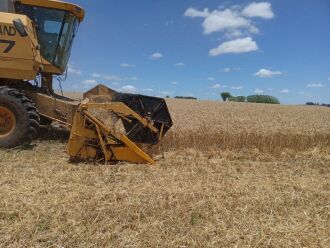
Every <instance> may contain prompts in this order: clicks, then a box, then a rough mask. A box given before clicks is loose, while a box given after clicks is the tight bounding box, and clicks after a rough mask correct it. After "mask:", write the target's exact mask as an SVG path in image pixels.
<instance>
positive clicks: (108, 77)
mask: <svg viewBox="0 0 330 248" xmlns="http://www.w3.org/2000/svg"><path fill="white" fill-rule="evenodd" d="M103 78H104V79H105V80H108V81H110V82H112V81H121V80H123V79H122V78H121V77H119V76H116V75H105V76H103Z"/></svg>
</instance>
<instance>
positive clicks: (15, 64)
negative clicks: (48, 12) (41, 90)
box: [0, 12, 41, 80]
mask: <svg viewBox="0 0 330 248" xmlns="http://www.w3.org/2000/svg"><path fill="white" fill-rule="evenodd" d="M15 19H20V20H21V21H22V22H23V24H24V25H25V26H26V29H27V31H28V32H29V33H30V34H32V35H30V37H21V36H20V35H19V33H18V32H17V30H16V29H15V27H14V25H13V20H15ZM31 39H32V40H31ZM34 44H38V43H37V40H36V37H35V33H34V29H33V26H32V22H31V20H30V19H29V18H27V17H26V16H24V15H17V14H11V13H4V12H0V77H2V78H11V79H29V80H31V79H34V78H35V77H36V75H37V73H38V71H39V66H40V63H41V57H40V52H39V51H37V49H36V47H35V45H34Z"/></svg>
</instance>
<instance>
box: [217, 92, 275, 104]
mask: <svg viewBox="0 0 330 248" xmlns="http://www.w3.org/2000/svg"><path fill="white" fill-rule="evenodd" d="M221 98H222V100H223V101H224V102H227V101H229V102H250V103H267V104H280V101H279V100H278V99H277V98H276V97H274V96H268V95H251V96H232V95H231V94H230V93H229V92H222V93H221Z"/></svg>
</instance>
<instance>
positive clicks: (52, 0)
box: [16, 0, 85, 22]
mask: <svg viewBox="0 0 330 248" xmlns="http://www.w3.org/2000/svg"><path fill="white" fill-rule="evenodd" d="M16 2H21V3H22V4H26V5H32V6H39V7H45V8H52V9H61V10H66V11H69V12H71V13H72V14H73V15H75V16H76V17H77V18H78V19H79V21H80V22H82V21H83V20H84V17H85V10H84V9H83V8H81V7H80V6H78V5H76V4H72V3H67V2H63V1H58V0H16Z"/></svg>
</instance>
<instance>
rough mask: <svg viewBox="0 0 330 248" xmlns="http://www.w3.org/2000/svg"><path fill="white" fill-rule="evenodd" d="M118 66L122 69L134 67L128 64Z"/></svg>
mask: <svg viewBox="0 0 330 248" xmlns="http://www.w3.org/2000/svg"><path fill="white" fill-rule="evenodd" d="M120 66H121V67H124V68H132V67H135V65H133V64H128V63H121V64H120Z"/></svg>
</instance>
